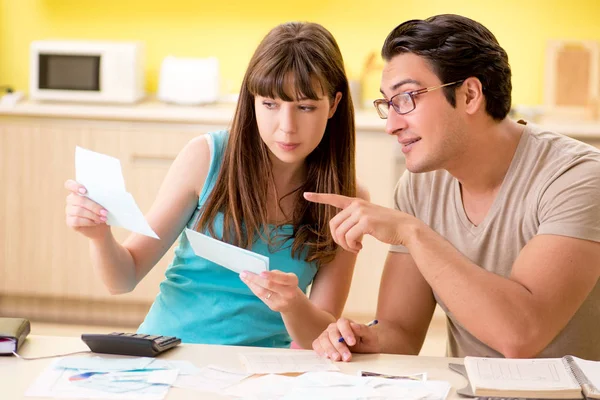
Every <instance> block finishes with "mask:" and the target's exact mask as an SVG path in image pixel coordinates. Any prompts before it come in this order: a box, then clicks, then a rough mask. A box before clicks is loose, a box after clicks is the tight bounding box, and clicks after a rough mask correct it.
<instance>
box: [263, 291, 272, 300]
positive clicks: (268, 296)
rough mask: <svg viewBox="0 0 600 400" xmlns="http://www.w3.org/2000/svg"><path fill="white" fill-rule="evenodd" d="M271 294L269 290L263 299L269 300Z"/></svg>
mask: <svg viewBox="0 0 600 400" xmlns="http://www.w3.org/2000/svg"><path fill="white" fill-rule="evenodd" d="M272 295H273V292H269V294H267V295H266V296H265V300H269V299H270V298H271V296H272Z"/></svg>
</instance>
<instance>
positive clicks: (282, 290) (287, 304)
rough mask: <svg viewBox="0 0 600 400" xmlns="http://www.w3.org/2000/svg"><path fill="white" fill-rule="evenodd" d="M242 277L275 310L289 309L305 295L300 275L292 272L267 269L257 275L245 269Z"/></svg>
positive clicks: (283, 310)
mask: <svg viewBox="0 0 600 400" xmlns="http://www.w3.org/2000/svg"><path fill="white" fill-rule="evenodd" d="M240 279H241V280H242V282H244V283H245V284H246V285H248V287H249V288H250V290H252V292H253V293H254V294H255V295H256V296H258V297H259V298H260V299H261V300H262V301H263V303H265V304H266V305H267V306H269V308H270V309H271V310H273V311H277V312H286V311H288V310H289V309H290V308H292V307H293V305H294V303H295V302H296V301H297V300H298V299H299V298H300V297H299V296H301V295H303V293H302V291H301V290H300V288H299V287H298V277H297V276H296V274H293V273H291V272H282V271H265V272H261V273H260V275H257V274H254V273H252V272H249V271H244V272H242V273H241V274H240Z"/></svg>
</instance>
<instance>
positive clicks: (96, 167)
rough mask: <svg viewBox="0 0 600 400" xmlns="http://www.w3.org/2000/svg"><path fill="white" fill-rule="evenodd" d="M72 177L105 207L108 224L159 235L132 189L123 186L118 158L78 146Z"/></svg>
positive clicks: (147, 234) (150, 234)
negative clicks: (140, 206)
mask: <svg viewBox="0 0 600 400" xmlns="http://www.w3.org/2000/svg"><path fill="white" fill-rule="evenodd" d="M75 179H76V180H77V182H79V183H80V184H82V185H83V186H85V188H86V189H87V194H86V196H87V197H89V198H90V199H92V200H94V201H95V202H96V203H98V204H100V205H101V206H102V207H104V208H105V209H106V210H107V211H108V216H107V221H106V223H107V224H108V225H112V226H122V227H123V228H125V229H127V230H130V231H132V232H136V233H140V234H142V235H146V236H150V237H153V238H155V239H158V236H157V235H156V233H155V232H154V231H153V230H152V228H151V227H150V225H148V222H147V221H146V219H145V218H144V214H143V213H142V211H141V210H140V209H139V207H138V206H137V204H136V202H135V200H134V199H133V196H132V195H131V193H128V192H127V190H126V189H125V180H124V179H123V173H122V171H121V162H120V161H119V160H118V159H117V158H114V157H110V156H107V155H105V154H101V153H96V152H94V151H91V150H86V149H84V148H82V147H79V146H77V147H76V149H75Z"/></svg>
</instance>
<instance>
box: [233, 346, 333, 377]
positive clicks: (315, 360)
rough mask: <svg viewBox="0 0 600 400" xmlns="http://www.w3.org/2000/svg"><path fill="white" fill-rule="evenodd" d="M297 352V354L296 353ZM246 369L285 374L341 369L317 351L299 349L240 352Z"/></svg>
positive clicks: (263, 372) (257, 372)
mask: <svg viewBox="0 0 600 400" xmlns="http://www.w3.org/2000/svg"><path fill="white" fill-rule="evenodd" d="M296 353H297V354H296ZM240 358H241V360H242V364H244V366H245V367H246V371H248V373H252V374H285V373H288V372H309V371H339V368H338V367H337V366H336V365H335V364H334V363H333V362H331V360H329V359H327V358H321V357H319V356H318V355H317V354H316V353H313V352H308V351H307V352H304V351H300V350H298V351H297V352H294V354H291V353H285V354H283V353H281V354H278V353H245V354H240Z"/></svg>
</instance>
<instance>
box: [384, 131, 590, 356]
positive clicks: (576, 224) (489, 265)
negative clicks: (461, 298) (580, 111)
mask: <svg viewBox="0 0 600 400" xmlns="http://www.w3.org/2000/svg"><path fill="white" fill-rule="evenodd" d="M519 122H522V121H519ZM523 123H524V122H523ZM395 206H396V208H397V209H398V210H401V211H404V212H406V213H408V214H411V215H414V216H415V217H417V218H419V219H420V220H421V221H423V222H425V223H426V224H427V225H429V226H430V227H431V228H432V229H433V230H434V231H436V232H437V233H438V234H440V235H442V236H443V237H444V238H446V239H447V240H448V241H449V242H450V243H451V244H452V245H453V246H454V247H455V248H456V249H458V250H459V251H460V252H461V253H462V254H464V255H465V256H466V257H467V258H469V259H470V260H471V261H472V262H474V263H475V264H477V265H479V266H480V267H482V268H484V269H485V270H487V271H490V272H493V273H495V274H498V275H501V276H503V277H509V276H510V273H511V270H512V266H513V263H514V262H515V260H516V259H517V256H518V255H519V252H520V251H521V249H522V248H523V247H524V246H525V245H526V244H527V242H529V241H530V240H531V239H532V238H533V237H534V236H536V235H541V234H551V235H561V236H569V237H574V238H580V239H587V240H591V241H596V242H600V151H599V150H598V149H596V148H594V147H592V146H589V145H587V144H585V143H582V142H579V141H577V140H574V139H571V138H569V137H566V136H563V135H560V134H556V133H552V132H547V131H544V130H542V129H540V128H539V127H537V126H535V125H532V124H527V125H526V126H525V129H524V131H523V134H522V136H521V139H520V141H519V144H518V146H517V149H516V152H515V155H514V157H513V160H512V162H511V165H510V167H509V169H508V171H507V174H506V177H505V179H504V182H503V183H502V186H501V188H500V191H499V192H498V194H497V196H496V199H495V200H494V202H493V204H492V206H491V208H490V210H489V211H488V214H487V215H486V216H485V218H484V219H483V221H482V222H481V223H480V224H479V225H477V226H475V225H473V224H472V223H471V222H470V221H469V219H468V218H467V215H466V213H465V210H464V207H463V203H462V197H461V190H460V185H459V183H458V181H457V180H456V179H455V178H454V177H453V176H452V175H450V174H449V173H448V172H447V171H445V170H438V171H433V172H427V173H420V174H413V173H410V172H408V171H407V172H406V173H404V175H403V176H402V178H401V179H400V181H399V182H398V186H397V187H396V192H395ZM390 250H391V251H394V252H408V249H406V248H405V247H403V246H392V247H391V249H390ZM464 290H465V291H466V292H468V291H469V288H468V287H465V288H464ZM434 296H435V298H436V301H437V302H438V304H439V305H440V306H441V307H442V309H443V310H444V311H445V312H446V315H447V316H448V319H447V320H448V348H447V353H448V355H449V356H453V357H464V356H483V357H502V354H500V353H499V352H497V351H496V350H494V349H492V348H491V347H489V346H487V345H486V344H484V343H482V342H481V341H479V340H478V339H477V338H475V337H474V336H473V335H471V334H470V333H469V332H468V331H467V330H466V329H465V328H463V327H462V326H461V324H460V323H459V322H458V320H457V319H456V318H455V317H454V315H453V314H452V313H451V312H450V311H449V310H448V308H447V307H446V306H445V305H444V303H443V302H442V301H441V299H440V298H439V297H438V296H437V294H435V293H434ZM598 323H600V285H599V284H598V283H596V286H595V287H594V289H593V290H592V292H591V293H590V295H589V296H588V297H587V299H586V300H585V301H584V303H583V304H582V306H581V307H580V308H579V310H578V311H577V312H576V313H575V315H574V316H573V318H572V319H571V320H570V321H569V323H568V324H567V326H566V327H565V328H564V329H563V330H562V331H561V332H560V333H559V334H558V336H557V337H556V338H555V339H554V340H553V341H552V342H551V343H550V345H548V347H546V348H545V349H544V350H543V351H542V352H541V353H540V354H539V355H538V356H539V357H562V356H564V355H567V354H571V355H576V356H579V357H582V358H587V359H591V360H598V359H600V335H599V334H598V332H596V327H597V325H598ZM498 334H499V335H501V334H502V332H498Z"/></svg>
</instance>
